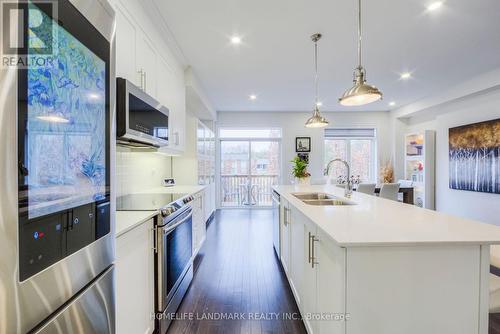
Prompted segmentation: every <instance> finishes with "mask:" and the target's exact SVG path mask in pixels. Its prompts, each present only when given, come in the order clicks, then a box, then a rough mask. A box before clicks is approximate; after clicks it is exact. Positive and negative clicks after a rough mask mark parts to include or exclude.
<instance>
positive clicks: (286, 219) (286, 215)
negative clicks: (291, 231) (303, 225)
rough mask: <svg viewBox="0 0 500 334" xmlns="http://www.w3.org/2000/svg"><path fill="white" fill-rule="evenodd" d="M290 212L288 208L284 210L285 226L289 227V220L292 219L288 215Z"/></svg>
mask: <svg viewBox="0 0 500 334" xmlns="http://www.w3.org/2000/svg"><path fill="white" fill-rule="evenodd" d="M288 210H289V209H288V208H287V207H284V208H283V213H284V214H285V217H283V223H284V224H285V226H288V223H289V220H288V219H289V218H290V216H289V214H288V212H289V211H288Z"/></svg>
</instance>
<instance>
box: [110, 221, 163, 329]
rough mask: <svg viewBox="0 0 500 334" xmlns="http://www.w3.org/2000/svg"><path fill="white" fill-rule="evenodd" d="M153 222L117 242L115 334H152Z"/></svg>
mask: <svg viewBox="0 0 500 334" xmlns="http://www.w3.org/2000/svg"><path fill="white" fill-rule="evenodd" d="M152 228H153V220H150V221H147V222H145V223H143V224H141V225H140V226H137V227H135V228H134V229H132V230H130V231H128V232H126V233H124V234H122V235H120V236H119V237H118V238H117V239H116V265H115V272H116V332H117V333H119V334H128V333H130V334H138V333H139V334H143V333H144V334H146V333H148V334H149V333H152V332H153V331H154V318H153V317H152V315H153V314H154V296H153V293H154V253H153V233H152Z"/></svg>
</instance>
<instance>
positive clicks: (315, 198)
mask: <svg viewBox="0 0 500 334" xmlns="http://www.w3.org/2000/svg"><path fill="white" fill-rule="evenodd" d="M292 195H293V196H295V197H296V198H298V199H300V200H301V201H302V202H304V203H305V204H308V205H317V206H328V205H356V203H354V202H351V201H349V200H346V199H343V198H340V197H337V196H334V195H330V194H326V193H295V194H292Z"/></svg>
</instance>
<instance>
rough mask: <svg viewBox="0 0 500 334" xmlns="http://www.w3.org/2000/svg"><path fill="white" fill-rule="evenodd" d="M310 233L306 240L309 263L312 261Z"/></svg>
mask: <svg viewBox="0 0 500 334" xmlns="http://www.w3.org/2000/svg"><path fill="white" fill-rule="evenodd" d="M311 237H312V235H311V232H309V238H308V244H307V251H308V253H309V254H308V255H309V261H308V262H309V263H311V260H312V256H311Z"/></svg>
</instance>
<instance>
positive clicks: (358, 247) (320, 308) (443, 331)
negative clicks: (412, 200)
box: [274, 186, 500, 334]
mask: <svg viewBox="0 0 500 334" xmlns="http://www.w3.org/2000/svg"><path fill="white" fill-rule="evenodd" d="M274 190H275V191H277V192H278V193H279V194H280V196H281V199H282V200H281V207H282V208H281V212H282V215H283V218H282V221H283V222H286V225H287V226H286V229H285V224H284V223H282V224H280V226H281V229H282V230H281V237H282V240H281V244H282V255H281V260H282V263H283V267H284V268H285V273H286V275H287V278H288V280H289V282H290V286H291V287H292V292H293V294H294V296H295V299H296V302H297V304H298V306H299V309H300V311H301V314H302V316H303V318H304V323H305V325H306V328H307V331H308V332H309V333H329V334H335V333H339V334H340V333H342V334H346V333H347V334H365V333H376V334H378V333H380V334H399V333H406V334H421V333H439V334H455V333H467V334H469V333H478V334H486V333H487V331H488V326H487V325H488V302H489V301H488V277H489V276H488V275H489V248H490V245H492V244H498V243H500V229H499V228H498V227H496V226H492V225H487V224H483V223H479V222H474V221H471V220H467V219H462V218H457V217H452V216H449V215H446V214H443V213H438V212H434V211H430V210H426V209H421V208H417V207H414V206H410V205H406V204H402V203H398V202H393V201H389V200H386V199H380V198H377V197H375V196H370V195H366V194H361V193H359V194H358V193H355V194H353V197H352V198H351V199H350V200H349V201H348V200H346V199H344V198H343V197H342V196H343V189H339V188H337V187H335V186H275V187H274ZM318 192H320V193H327V194H330V195H332V196H334V197H336V198H337V199H339V200H341V201H344V202H345V203H347V204H351V205H330V206H316V205H310V204H306V203H305V202H303V201H301V200H300V199H299V198H297V197H295V194H300V193H318ZM287 237H288V238H289V244H288V243H287V241H286V240H283V238H287ZM286 245H288V246H286ZM284 247H287V250H284V249H283V248H284ZM288 256H289V257H288Z"/></svg>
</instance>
